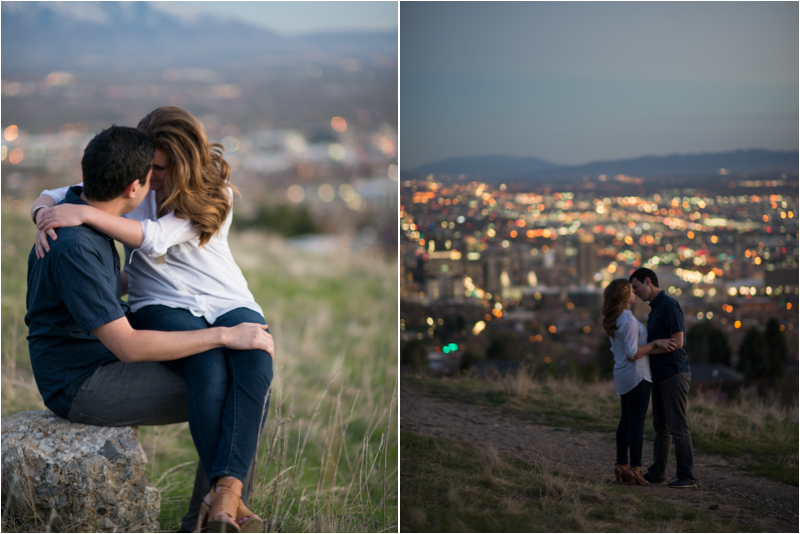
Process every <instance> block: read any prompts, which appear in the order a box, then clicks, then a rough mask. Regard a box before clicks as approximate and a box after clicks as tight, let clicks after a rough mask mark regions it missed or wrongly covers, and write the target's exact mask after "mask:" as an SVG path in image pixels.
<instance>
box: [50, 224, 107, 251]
mask: <svg viewBox="0 0 800 534" xmlns="http://www.w3.org/2000/svg"><path fill="white" fill-rule="evenodd" d="M56 235H57V236H58V239H56V240H52V239H50V240H49V242H50V252H49V253H48V254H53V255H54V257H58V256H61V255H62V254H82V253H85V252H92V251H96V250H103V248H105V247H104V244H105V243H107V242H108V237H106V236H104V235H103V234H101V233H99V232H97V231H96V230H94V229H92V228H90V227H89V226H86V225H81V226H69V227H65V228H57V229H56Z"/></svg>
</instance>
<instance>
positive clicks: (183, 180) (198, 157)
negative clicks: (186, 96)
mask: <svg viewBox="0 0 800 534" xmlns="http://www.w3.org/2000/svg"><path fill="white" fill-rule="evenodd" d="M138 129H139V130H141V131H143V132H144V133H146V134H147V135H149V136H150V139H152V140H153V143H155V145H156V148H158V149H160V150H163V151H164V152H166V153H167V154H169V157H170V164H169V168H168V169H167V178H166V180H164V194H163V196H162V199H161V201H160V202H159V203H158V216H159V217H163V216H164V215H166V214H167V213H168V212H169V210H170V209H173V210H175V215H176V216H178V217H180V218H182V219H187V220H189V221H192V224H193V225H194V226H195V227H197V228H198V229H199V230H200V232H201V233H200V246H201V247H202V246H203V245H205V244H206V243H208V241H209V239H211V237H212V236H213V235H214V234H215V233H217V232H218V231H219V229H220V228H221V227H222V224H223V223H224V222H225V219H226V218H227V217H228V214H229V213H230V210H231V204H232V202H233V199H232V198H231V196H230V195H229V194H228V191H227V188H232V189H233V191H234V192H238V191H237V189H236V187H235V186H233V185H232V184H231V183H230V179H231V167H230V165H228V162H227V161H225V159H224V158H223V156H224V155H225V148H224V147H223V146H222V145H221V144H219V143H209V142H208V138H207V137H206V132H205V128H204V127H203V124H202V123H201V122H200V121H199V120H197V119H196V118H195V117H194V116H193V115H192V114H191V113H189V112H188V111H184V110H182V109H180V108H176V107H173V106H165V107H161V108H158V109H156V110H154V111H151V112H150V113H148V114H147V116H146V117H145V118H143V119H142V120H141V121H139V126H138Z"/></svg>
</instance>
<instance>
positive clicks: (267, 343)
mask: <svg viewBox="0 0 800 534" xmlns="http://www.w3.org/2000/svg"><path fill="white" fill-rule="evenodd" d="M268 327H269V325H265V324H258V323H241V324H237V325H236V326H233V327H230V330H229V334H230V336H229V337H228V338H227V340H226V342H225V346H226V347H228V348H229V349H235V350H251V349H259V350H265V351H267V352H268V353H269V355H270V356H274V355H275V342H274V341H273V339H272V334H270V333H269V332H266V329H267V328H268Z"/></svg>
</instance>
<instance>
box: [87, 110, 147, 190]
mask: <svg viewBox="0 0 800 534" xmlns="http://www.w3.org/2000/svg"><path fill="white" fill-rule="evenodd" d="M155 152H156V148H155V145H154V144H153V141H152V140H151V139H150V138H149V137H148V136H147V134H145V133H142V132H140V131H139V130H137V129H136V128H129V127H127V126H117V125H113V126H111V128H108V129H106V130H103V131H102V132H100V133H99V134H97V135H96V136H94V138H93V139H92V140H91V141H89V144H88V145H86V150H84V152H83V159H81V169H82V170H83V194H84V195H85V196H86V198H88V199H89V200H95V201H98V202H106V201H109V200H113V199H115V198H117V197H118V196H120V195H121V194H122V193H123V192H124V191H125V188H126V187H128V185H130V184H131V182H133V181H134V180H139V183H140V184H142V185H144V184H145V182H146V181H147V173H148V172H149V171H150V166H151V164H152V161H153V156H154V155H155Z"/></svg>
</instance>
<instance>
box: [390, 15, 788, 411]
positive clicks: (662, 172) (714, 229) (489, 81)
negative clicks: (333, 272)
mask: <svg viewBox="0 0 800 534" xmlns="http://www.w3.org/2000/svg"><path fill="white" fill-rule="evenodd" d="M454 18H455V19H457V20H458V21H459V24H458V25H452V24H448V23H447V21H449V20H452V19H454ZM401 19H402V21H403V24H402V26H401V49H402V50H401V56H402V57H403V63H402V65H401V71H402V75H401V94H402V95H403V105H402V106H401V121H402V123H403V130H402V132H403V133H402V145H403V158H402V170H401V177H400V181H401V184H400V186H401V193H400V195H401V198H400V200H401V201H400V204H401V244H400V251H401V252H400V256H401V260H400V268H401V319H400V321H401V326H400V328H401V354H402V356H401V357H402V361H403V365H404V369H405V370H407V371H413V372H421V371H422V372H431V373H434V374H438V375H453V374H458V373H459V372H460V371H464V370H467V369H470V368H477V369H478V370H479V371H480V372H481V373H486V372H490V370H492V369H494V370H497V371H499V372H501V373H502V372H504V371H506V370H508V369H515V368H516V367H517V366H518V365H520V364H524V365H525V366H526V367H527V368H528V369H533V370H534V374H536V373H538V374H540V375H541V374H542V373H545V374H551V375H553V376H556V375H558V376H564V375H565V374H571V375H573V376H579V377H583V378H586V379H596V378H598V377H605V378H610V376H611V370H612V367H613V359H612V356H611V353H610V350H609V349H610V344H609V341H608V336H607V335H606V334H605V333H604V332H603V329H602V324H601V323H602V315H601V306H602V292H603V289H604V288H605V287H606V285H607V284H608V283H609V282H610V281H611V280H613V279H615V278H628V276H629V274H630V273H631V272H632V271H633V270H634V269H635V268H637V267H642V266H644V267H649V268H651V269H653V270H654V271H655V272H656V274H657V275H658V277H659V281H660V287H661V288H662V289H664V290H665V291H666V292H667V293H668V294H669V295H671V296H673V297H675V298H676V299H677V300H678V302H679V303H680V305H681V307H682V309H683V312H684V314H685V318H686V331H687V343H686V347H687V352H688V354H689V359H690V363H691V367H692V380H693V384H696V385H698V384H704V383H707V384H711V385H715V386H717V385H720V384H723V385H728V386H730V387H729V388H728V390H729V391H733V389H735V388H736V387H739V386H741V384H742V383H743V382H744V381H745V380H748V381H753V380H755V381H758V380H767V381H772V380H776V379H781V378H782V377H792V378H791V380H792V381H793V383H794V384H795V386H794V392H795V393H794V395H795V396H796V382H797V379H796V377H797V352H798V350H797V347H798V341H797V340H798V224H797V221H798V152H797V144H798V108H797V94H798V56H797V46H796V45H797V38H798V34H797V24H796V20H797V6H796V5H788V4H782V5H780V4H769V5H763V4H762V5H756V4H752V3H746V4H734V3H721V4H714V5H708V4H702V3H691V2H690V3H680V4H658V5H653V4H649V3H636V2H634V3H625V4H616V3H599V4H598V3H577V4H576V3H566V4H558V3H556V4H553V3H537V2H534V3H524V4H502V5H495V6H490V5H489V4H486V3H480V2H478V3H454V4H452V3H451V4H431V5H425V4H416V3H411V4H403V5H402V6H401ZM433 28H438V29H439V30H438V31H437V32H434V31H432V29H433ZM743 28H747V31H746V32H740V31H738V30H740V29H743ZM678 35H680V38H677V37H676V36H678ZM534 156H535V157H534ZM541 158H544V159H541ZM549 158H554V159H556V160H558V161H559V162H560V163H553V162H552V160H550V159H549ZM633 312H634V314H635V315H636V316H637V318H639V319H640V320H641V321H642V322H643V323H645V324H646V319H647V313H648V312H649V307H648V305H647V304H646V303H643V302H641V301H639V300H638V299H637V303H636V305H635V307H634V309H633Z"/></svg>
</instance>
